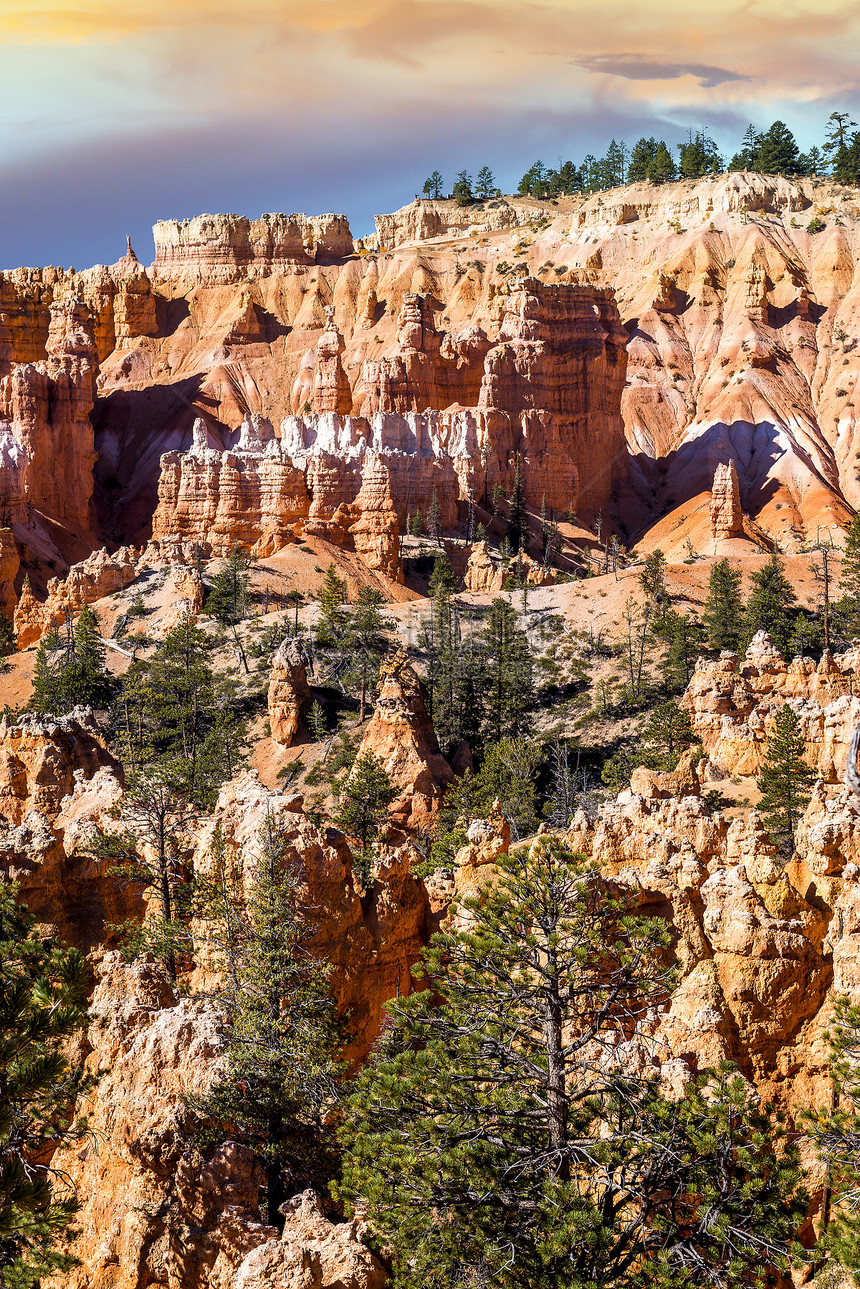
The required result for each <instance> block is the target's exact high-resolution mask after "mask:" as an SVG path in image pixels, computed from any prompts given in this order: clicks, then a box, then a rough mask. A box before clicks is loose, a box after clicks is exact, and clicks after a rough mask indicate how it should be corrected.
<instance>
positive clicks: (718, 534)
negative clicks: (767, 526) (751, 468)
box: [711, 460, 744, 541]
mask: <svg viewBox="0 0 860 1289" xmlns="http://www.w3.org/2000/svg"><path fill="white" fill-rule="evenodd" d="M711 531H712V532H713V534H714V540H715V541H721V540H722V539H723V538H724V537H742V536H743V531H744V512H743V510H742V509H741V494H740V489H739V487H738V472H737V470H736V469H735V463H734V461H733V460H732V461H729V462H728V464H727V465H718V466H717V468H716V470H715V471H714V482H713V484H712V485H711Z"/></svg>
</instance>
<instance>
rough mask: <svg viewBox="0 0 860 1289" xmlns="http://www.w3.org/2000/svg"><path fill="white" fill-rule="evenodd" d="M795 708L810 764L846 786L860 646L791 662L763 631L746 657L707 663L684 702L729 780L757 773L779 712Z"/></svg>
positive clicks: (857, 711)
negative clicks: (844, 781)
mask: <svg viewBox="0 0 860 1289" xmlns="http://www.w3.org/2000/svg"><path fill="white" fill-rule="evenodd" d="M785 704H788V705H789V706H790V707H791V708H792V709H793V710H794V711H795V712H796V714H797V716H798V718H799V721H800V728H801V733H802V735H803V738H804V740H805V743H806V758H807V760H808V762H809V764H810V766H812V767H813V768H814V770H815V772H816V774H817V775H818V777H820V778H821V779H822V780H823V781H824V782H825V783H839V782H841V780H842V775H843V773H844V770H845V764H846V760H847V756H848V747H849V744H850V742H851V733H852V730H853V729H854V726H855V725H856V724H857V721H858V720H860V648H856V647H855V648H853V649H849V650H847V651H846V652H845V653H842V654H837V655H836V656H835V657H833V656H832V655H831V654H829V653H825V654H824V656H823V657H822V659H821V661H820V662H819V663H817V664H816V663H815V662H813V660H812V659H811V658H795V659H794V660H793V661H792V662H786V661H785V659H784V658H783V656H782V654H781V653H780V652H779V650H778V649H776V648H775V646H774V643H773V641H772V640H771V638H770V636H769V635H768V634H767V633H766V632H764V631H760V632H759V633H758V635H756V636H755V637H754V638H753V640H752V641H751V643H750V646H749V648H748V649H747V651H746V654H745V655H744V657H743V658H738V657H737V656H736V655H735V654H732V653H724V654H723V655H722V656H721V657H720V658H718V659H717V660H715V661H711V660H708V659H705V658H700V659H699V661H698V662H697V664H696V670H695V673H694V675H693V678H692V680H691V681H690V684H689V686H688V688H687V692H686V693H685V695H684V697H683V698H682V699H681V705H682V707H684V708H685V709H686V710H687V712H688V713H689V716H690V723H691V725H692V727H693V730H694V731H695V734H696V737H697V738H699V739H700V740H701V742H702V746H703V747H704V749H705V751H706V752H707V754H708V756H709V757H710V759H711V761H712V762H713V763H714V764H715V765H716V766H718V767H719V769H720V770H721V771H723V772H724V773H726V774H741V775H755V774H758V771H759V769H760V767H761V761H762V757H763V756H764V753H765V749H766V747H767V741H768V739H769V737H770V735H771V733H772V732H773V726H774V723H775V721H776V717H777V714H778V713H779V711H780V710H781V709H782V707H783V706H784V705H785Z"/></svg>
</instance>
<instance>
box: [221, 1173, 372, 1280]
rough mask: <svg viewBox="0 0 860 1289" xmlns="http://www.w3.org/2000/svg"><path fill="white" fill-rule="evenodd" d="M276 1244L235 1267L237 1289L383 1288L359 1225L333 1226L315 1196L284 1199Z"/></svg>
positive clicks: (270, 1243) (261, 1248)
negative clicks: (362, 1238) (285, 1201)
mask: <svg viewBox="0 0 860 1289" xmlns="http://www.w3.org/2000/svg"><path fill="white" fill-rule="evenodd" d="M281 1211H282V1212H283V1213H284V1214H285V1216H286V1222H285V1223H284V1229H283V1232H282V1233H281V1238H280V1240H270V1241H268V1242H267V1243H266V1244H261V1245H258V1246H257V1248H256V1249H254V1250H253V1251H252V1252H251V1253H249V1254H248V1256H247V1257H246V1258H245V1260H244V1262H243V1263H242V1264H241V1266H240V1267H239V1270H238V1272H237V1273H236V1282H235V1289H305V1287H307V1289H383V1285H384V1284H385V1283H386V1279H387V1277H386V1275H385V1272H384V1270H383V1268H382V1267H381V1266H380V1264H379V1262H378V1261H377V1259H376V1258H375V1257H374V1255H373V1254H372V1253H371V1252H370V1250H369V1249H367V1248H365V1246H364V1245H363V1244H362V1243H361V1239H360V1232H359V1229H358V1223H357V1222H355V1221H352V1222H341V1223H338V1224H337V1225H335V1224H334V1223H333V1222H330V1221H329V1220H328V1218H327V1217H326V1216H325V1213H324V1212H323V1208H322V1205H321V1203H320V1200H319V1196H317V1195H315V1194H314V1192H313V1191H304V1193H303V1194H301V1195H297V1196H296V1197H295V1199H292V1200H288V1201H287V1203H286V1204H285V1205H284V1206H283V1207H282V1209H281Z"/></svg>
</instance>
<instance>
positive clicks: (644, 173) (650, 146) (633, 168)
mask: <svg viewBox="0 0 860 1289" xmlns="http://www.w3.org/2000/svg"><path fill="white" fill-rule="evenodd" d="M656 153H657V140H656V139H655V138H654V136H653V135H652V136H651V138H650V139H646V138H641V139H637V140H636V142H635V143H634V144H633V147H632V149H631V152H630V165H629V166H628V168H627V180H628V182H629V183H639V182H640V181H641V180H642V179H650V178H651V167H652V165H653V164H654V158H655V156H656Z"/></svg>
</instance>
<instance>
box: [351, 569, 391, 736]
mask: <svg viewBox="0 0 860 1289" xmlns="http://www.w3.org/2000/svg"><path fill="white" fill-rule="evenodd" d="M384 603H385V600H384V598H383V596H382V593H381V591H377V590H376V589H375V587H370V586H363V587H362V588H361V590H360V591H359V593H358V598H357V599H356V601H355V605H354V607H353V610H352V613H351V614H350V617H349V621H348V622H347V624H346V628H345V633H344V649H345V651H346V654H347V658H348V665H347V671H346V678H347V679H349V680H353V681H355V682H356V683H357V684H358V688H359V714H358V719H359V720H360V721H363V720H364V714H365V710H366V707H367V692H368V687H369V686H371V685H373V684H375V683H376V680H377V678H378V676H379V664H380V662H381V660H382V658H383V657H384V655H385V654H386V653H387V651H388V646H389V635H390V633H391V632H392V631H393V630H394V620H393V619H392V618H387V617H385V615H384V614H383V612H382V606H383V605H384Z"/></svg>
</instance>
